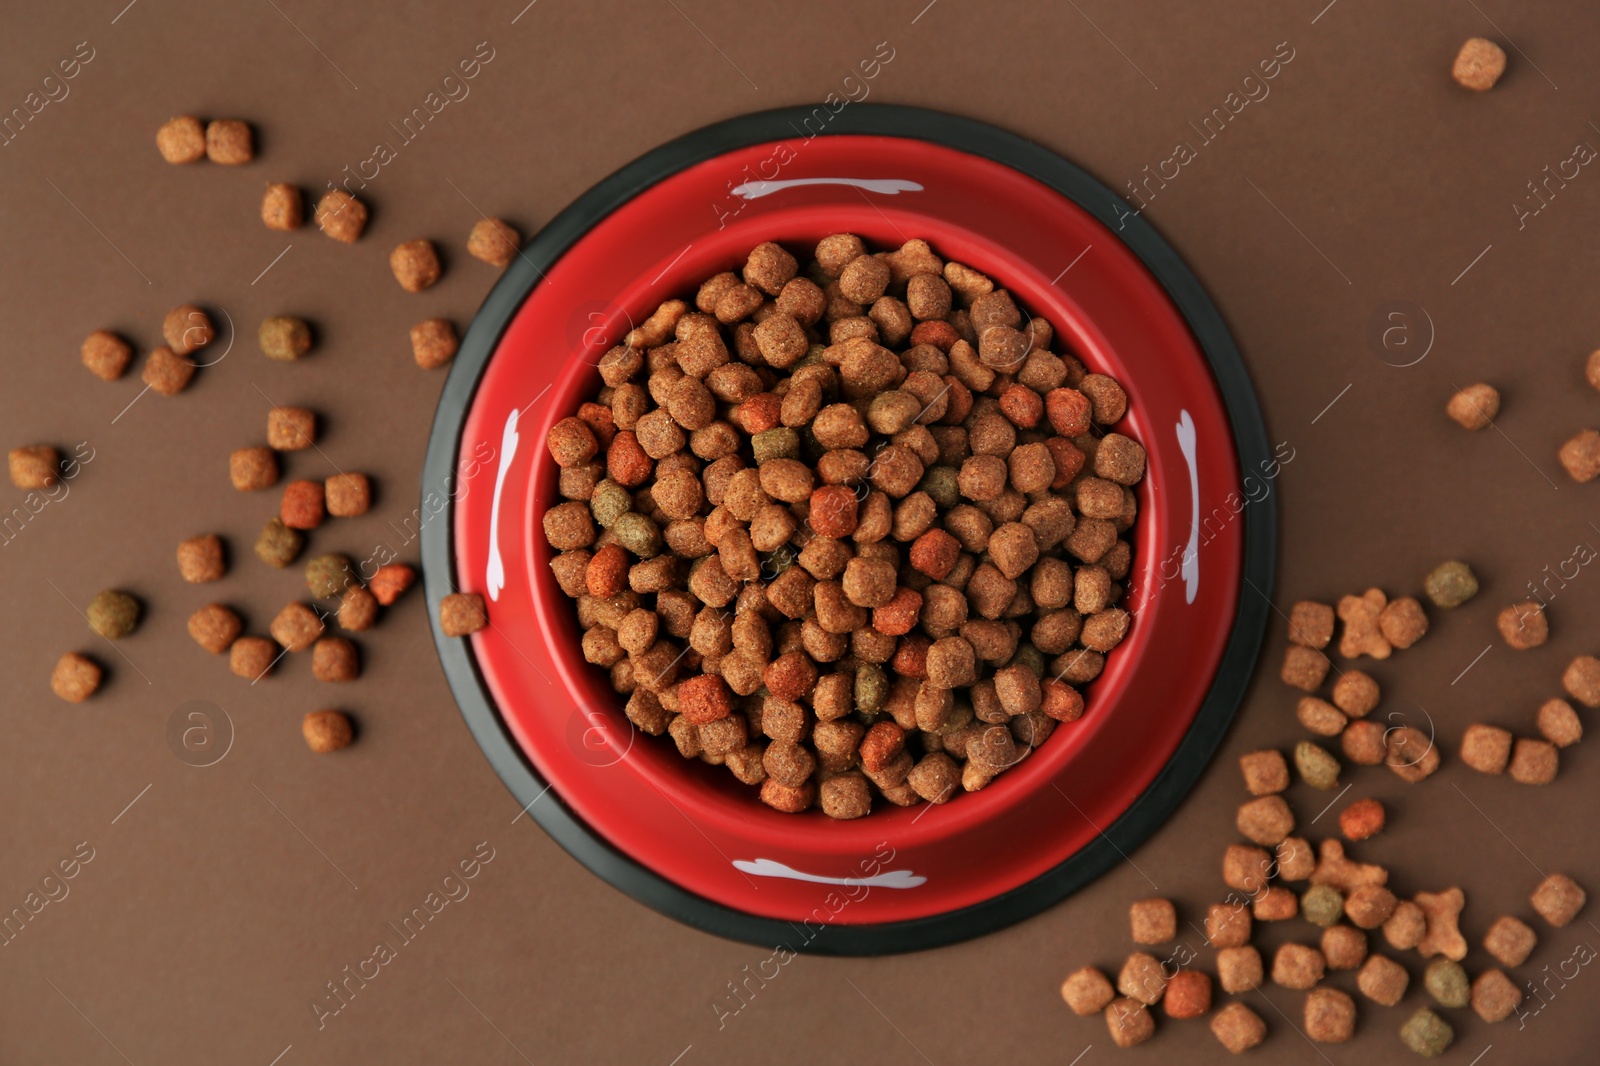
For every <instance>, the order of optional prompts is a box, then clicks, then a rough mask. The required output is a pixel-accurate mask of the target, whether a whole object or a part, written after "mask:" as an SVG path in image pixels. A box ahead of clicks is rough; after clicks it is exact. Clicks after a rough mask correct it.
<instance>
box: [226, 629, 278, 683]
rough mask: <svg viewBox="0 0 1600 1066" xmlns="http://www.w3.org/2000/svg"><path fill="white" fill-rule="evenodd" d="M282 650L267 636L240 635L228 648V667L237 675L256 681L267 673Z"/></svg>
mask: <svg viewBox="0 0 1600 1066" xmlns="http://www.w3.org/2000/svg"><path fill="white" fill-rule="evenodd" d="M280 654H281V652H280V651H279V649H278V645H277V643H276V642H274V641H271V640H268V639H267V638H266V637H240V638H239V639H238V640H236V641H234V642H233V646H232V647H231V648H229V649H228V669H229V670H231V671H232V672H233V674H234V676H236V677H244V678H249V679H250V680H251V681H256V680H258V679H260V678H262V677H265V676H266V675H267V672H268V671H269V670H271V669H272V664H273V663H275V662H276V661H277V659H278V656H279V655H280Z"/></svg>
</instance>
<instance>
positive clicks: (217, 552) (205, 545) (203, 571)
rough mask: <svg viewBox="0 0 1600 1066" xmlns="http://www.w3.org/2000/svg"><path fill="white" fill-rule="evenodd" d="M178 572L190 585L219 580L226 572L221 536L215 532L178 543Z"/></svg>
mask: <svg viewBox="0 0 1600 1066" xmlns="http://www.w3.org/2000/svg"><path fill="white" fill-rule="evenodd" d="M178 572H179V573H180V574H182V575H183V579H184V580H185V581H187V582H189V583H190V584H191V585H198V584H201V583H203V582H207V581H218V580H221V578H222V575H223V574H226V573H227V572H228V566H227V560H226V558H225V557H224V553H223V548H222V538H221V537H219V536H217V535H216V534H215V533H204V534H201V535H200V536H198V537H190V538H189V539H188V540H186V541H183V542H181V543H180V544H179V545H178Z"/></svg>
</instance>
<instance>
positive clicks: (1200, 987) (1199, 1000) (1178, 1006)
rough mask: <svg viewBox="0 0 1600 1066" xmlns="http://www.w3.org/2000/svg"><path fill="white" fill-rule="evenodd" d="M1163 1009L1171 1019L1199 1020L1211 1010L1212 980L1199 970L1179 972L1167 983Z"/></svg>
mask: <svg viewBox="0 0 1600 1066" xmlns="http://www.w3.org/2000/svg"><path fill="white" fill-rule="evenodd" d="M1161 1009H1162V1010H1163V1011H1164V1012H1165V1013H1166V1015H1167V1017H1169V1018H1177V1019H1180V1020H1181V1019H1186V1018H1198V1017H1200V1016H1201V1015H1202V1014H1205V1013H1206V1012H1207V1011H1209V1010H1210V1009H1211V978H1210V977H1209V976H1207V975H1206V974H1204V973H1201V972H1200V971H1199V970H1179V971H1178V972H1177V973H1175V974H1173V975H1172V977H1171V979H1169V980H1168V981H1167V991H1166V994H1165V995H1164V996H1162V997H1161Z"/></svg>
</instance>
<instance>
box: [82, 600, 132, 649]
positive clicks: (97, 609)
mask: <svg viewBox="0 0 1600 1066" xmlns="http://www.w3.org/2000/svg"><path fill="white" fill-rule="evenodd" d="M85 613H86V614H87V615H88V617H89V628H90V629H93V630H94V631H95V632H96V633H99V634H100V635H101V636H102V637H105V638H106V639H107V640H121V639H122V638H123V637H126V636H128V635H130V634H132V633H133V631H134V630H135V629H137V628H138V627H139V601H138V600H136V599H134V598H133V597H132V596H130V595H128V594H127V593H126V592H120V591H118V590H117V589H106V590H105V591H103V592H101V593H100V594H98V595H97V596H95V598H94V599H92V600H90V601H89V609H88V611H86V612H85Z"/></svg>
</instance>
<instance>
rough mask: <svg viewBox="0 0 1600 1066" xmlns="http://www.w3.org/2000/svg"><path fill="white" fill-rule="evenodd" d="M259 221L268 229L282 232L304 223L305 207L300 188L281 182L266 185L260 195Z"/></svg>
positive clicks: (295, 228)
mask: <svg viewBox="0 0 1600 1066" xmlns="http://www.w3.org/2000/svg"><path fill="white" fill-rule="evenodd" d="M261 221H262V223H263V224H264V225H265V226H266V227H267V228H268V229H275V230H280V231H284V232H287V231H289V230H297V229H299V228H300V227H301V226H303V225H305V224H306V207H305V201H304V200H303V199H302V198H301V196H300V190H299V189H297V188H295V187H294V186H293V185H285V184H283V183H282V182H278V183H275V184H272V185H268V186H267V191H266V192H265V193H264V194H263V195H262V197H261Z"/></svg>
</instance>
